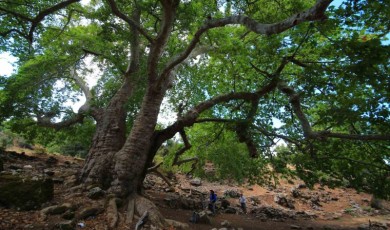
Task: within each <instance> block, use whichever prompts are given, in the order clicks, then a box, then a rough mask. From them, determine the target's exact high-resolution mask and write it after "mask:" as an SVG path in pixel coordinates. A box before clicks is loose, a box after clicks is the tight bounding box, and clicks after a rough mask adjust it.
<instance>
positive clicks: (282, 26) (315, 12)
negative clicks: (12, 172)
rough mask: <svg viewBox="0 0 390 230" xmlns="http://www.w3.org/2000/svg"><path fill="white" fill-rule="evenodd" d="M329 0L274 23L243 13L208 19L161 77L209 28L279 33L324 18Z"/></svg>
mask: <svg viewBox="0 0 390 230" xmlns="http://www.w3.org/2000/svg"><path fill="white" fill-rule="evenodd" d="M331 2H332V0H318V1H317V3H316V4H315V5H314V6H313V7H311V8H310V9H308V10H307V11H303V12H301V13H298V14H295V15H293V16H291V17H289V18H287V19H285V20H283V21H281V22H278V23H274V24H262V23H259V22H257V21H256V20H254V19H252V18H250V17H247V16H244V15H236V16H230V17H227V18H222V19H214V20H208V21H206V22H205V24H204V25H203V26H202V27H201V28H199V30H198V31H197V32H196V33H195V34H194V36H193V39H192V41H191V42H190V44H189V45H188V47H187V48H186V49H185V50H184V51H183V52H182V53H181V54H179V55H178V56H176V57H175V58H173V59H172V61H171V62H170V63H169V64H168V65H167V67H166V68H165V69H164V71H163V72H162V74H161V78H167V77H168V75H169V73H170V71H171V70H172V69H173V68H174V67H175V66H176V65H179V64H180V63H182V62H183V60H185V59H186V58H187V56H188V55H189V54H190V53H191V51H192V50H193V49H194V48H195V46H196V45H197V44H198V43H199V41H200V37H201V36H202V34H203V33H205V32H206V31H208V30H210V29H213V28H217V27H223V26H226V25H231V24H237V25H242V26H245V27H247V28H248V29H249V30H251V31H252V32H254V33H257V34H263V35H267V36H270V35H273V34H278V33H281V32H283V31H285V30H287V29H289V28H292V27H294V26H296V25H298V24H300V23H302V22H306V21H315V20H324V19H325V18H326V16H325V10H326V9H327V8H328V6H329V5H330V3H331Z"/></svg>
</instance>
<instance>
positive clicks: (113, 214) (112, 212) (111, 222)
mask: <svg viewBox="0 0 390 230" xmlns="http://www.w3.org/2000/svg"><path fill="white" fill-rule="evenodd" d="M106 212H107V222H108V227H109V229H115V228H116V226H117V224H118V208H117V205H116V198H115V197H112V198H111V199H110V200H109V201H108V205H107V210H106Z"/></svg>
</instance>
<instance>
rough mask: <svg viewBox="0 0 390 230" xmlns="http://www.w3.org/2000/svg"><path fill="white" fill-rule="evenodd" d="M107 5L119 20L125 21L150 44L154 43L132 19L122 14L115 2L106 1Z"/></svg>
mask: <svg viewBox="0 0 390 230" xmlns="http://www.w3.org/2000/svg"><path fill="white" fill-rule="evenodd" d="M107 2H108V4H109V5H110V7H111V10H112V12H113V13H114V14H115V15H116V16H118V17H119V18H120V19H122V20H123V21H125V22H126V23H127V24H128V25H129V26H130V27H134V28H136V29H137V30H138V31H139V32H140V33H141V34H142V35H143V36H144V37H145V38H146V39H147V40H148V41H149V42H150V43H152V44H153V43H154V40H153V38H152V37H151V36H150V35H149V34H148V33H147V32H146V30H144V29H143V28H142V27H141V26H140V25H139V24H138V23H137V22H135V21H134V20H133V19H131V18H129V17H127V16H126V15H125V14H124V13H122V12H121V11H120V10H119V9H118V6H117V5H116V3H115V0H107Z"/></svg>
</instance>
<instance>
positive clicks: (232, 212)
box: [224, 207, 237, 214]
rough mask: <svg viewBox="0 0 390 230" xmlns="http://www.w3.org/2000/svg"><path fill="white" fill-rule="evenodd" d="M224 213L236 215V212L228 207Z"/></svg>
mask: <svg viewBox="0 0 390 230" xmlns="http://www.w3.org/2000/svg"><path fill="white" fill-rule="evenodd" d="M224 213H226V214H236V213H237V210H236V209H235V208H233V207H228V208H226V209H225V210H224Z"/></svg>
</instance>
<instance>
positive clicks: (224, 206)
mask: <svg viewBox="0 0 390 230" xmlns="http://www.w3.org/2000/svg"><path fill="white" fill-rule="evenodd" d="M229 206H230V202H229V201H228V200H226V199H221V208H223V209H227V208H228V207H229Z"/></svg>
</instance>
